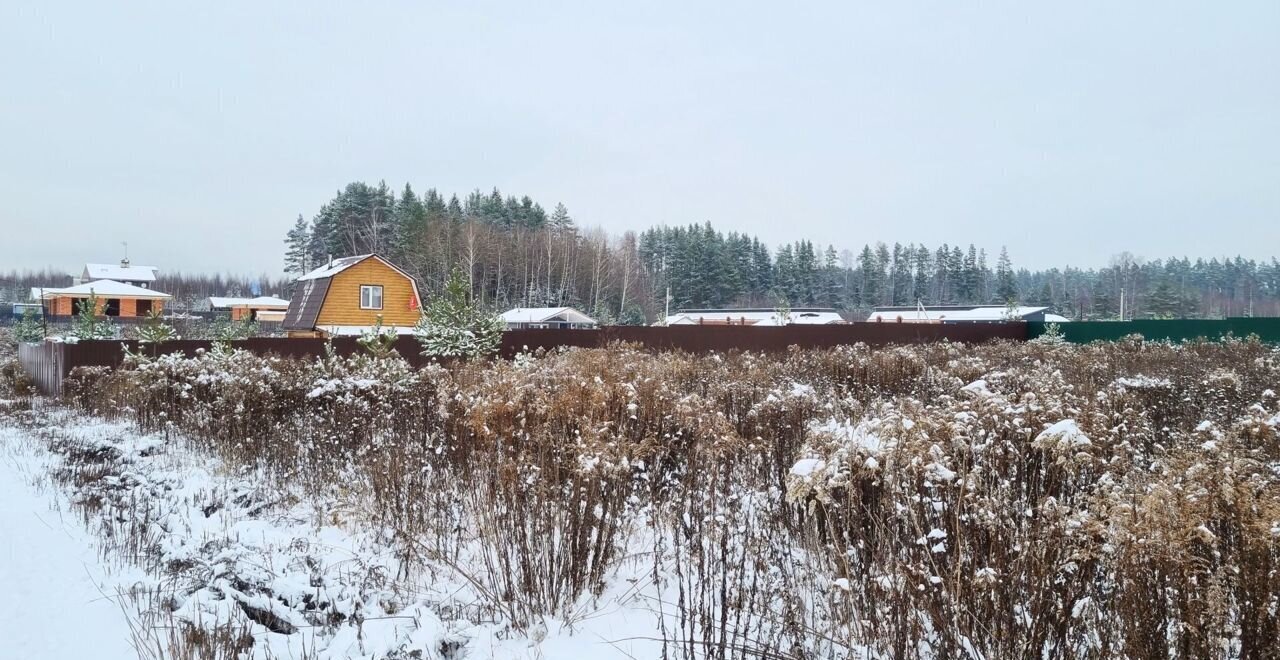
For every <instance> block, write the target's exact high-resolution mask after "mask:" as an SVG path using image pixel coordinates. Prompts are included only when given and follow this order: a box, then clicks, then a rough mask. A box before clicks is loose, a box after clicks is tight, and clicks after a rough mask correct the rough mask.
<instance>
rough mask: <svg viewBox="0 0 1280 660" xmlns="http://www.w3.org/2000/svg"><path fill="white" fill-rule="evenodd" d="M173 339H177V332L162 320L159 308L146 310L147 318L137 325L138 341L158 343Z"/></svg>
mask: <svg viewBox="0 0 1280 660" xmlns="http://www.w3.org/2000/svg"><path fill="white" fill-rule="evenodd" d="M175 339H178V332H177V331H176V330H174V329H173V326H171V325H169V324H168V323H165V322H164V319H163V318H162V317H161V315H160V312H159V310H156V309H152V310H151V311H150V312H148V313H147V320H146V321H145V322H143V324H142V325H140V326H138V341H140V342H142V343H144V344H158V343H160V342H165V341H173V340H175Z"/></svg>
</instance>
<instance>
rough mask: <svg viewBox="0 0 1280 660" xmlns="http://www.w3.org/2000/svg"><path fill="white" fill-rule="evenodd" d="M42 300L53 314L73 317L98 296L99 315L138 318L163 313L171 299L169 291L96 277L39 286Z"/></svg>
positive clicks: (49, 312)
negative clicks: (59, 284) (66, 283)
mask: <svg viewBox="0 0 1280 660" xmlns="http://www.w3.org/2000/svg"><path fill="white" fill-rule="evenodd" d="M40 296H41V300H42V302H43V304H44V306H45V309H46V310H47V311H46V313H48V314H49V315H51V316H71V315H73V314H77V313H79V311H80V308H81V306H82V305H84V304H85V303H87V302H88V301H89V300H90V299H97V305H98V306H97V308H96V309H95V313H96V314H97V315H98V316H118V317H122V318H136V317H142V316H146V315H147V314H149V313H151V312H152V311H155V312H160V311H162V310H163V308H164V304H165V303H166V302H167V301H168V300H169V299H170V298H171V296H170V295H169V294H167V293H160V292H159V291H156V290H154V289H146V288H143V287H140V286H134V285H133V284H128V283H126V282H117V281H115V280H95V281H93V282H85V283H83V284H77V285H75V286H68V287H62V288H47V289H40Z"/></svg>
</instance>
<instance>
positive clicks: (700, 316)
mask: <svg viewBox="0 0 1280 660" xmlns="http://www.w3.org/2000/svg"><path fill="white" fill-rule="evenodd" d="M835 323H845V320H844V317H842V316H840V313H839V312H837V311H836V310H834V309H830V308H826V307H801V308H796V309H792V310H789V311H788V312H787V313H786V314H785V315H784V314H783V313H782V312H781V311H780V310H777V309H772V308H742V309H682V310H680V311H678V312H676V313H675V314H672V315H670V316H668V317H667V318H666V320H665V322H664V324H663V325H668V326H675V325H745V326H752V327H757V328H763V327H770V326H783V325H831V324H835Z"/></svg>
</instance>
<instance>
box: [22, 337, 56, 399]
mask: <svg viewBox="0 0 1280 660" xmlns="http://www.w3.org/2000/svg"><path fill="white" fill-rule="evenodd" d="M64 346H65V344H59V343H54V342H46V343H43V344H18V362H20V363H22V368H23V369H25V370H26V371H27V374H28V375H30V376H31V380H32V381H34V382H35V384H36V387H37V388H39V390H40V391H41V392H43V393H45V394H58V393H60V392H62V379H63V377H65V376H66V375H67V373H68V370H67V369H66V368H65V364H64V362H65V360H64V357H65V354H64V352H63V347H64Z"/></svg>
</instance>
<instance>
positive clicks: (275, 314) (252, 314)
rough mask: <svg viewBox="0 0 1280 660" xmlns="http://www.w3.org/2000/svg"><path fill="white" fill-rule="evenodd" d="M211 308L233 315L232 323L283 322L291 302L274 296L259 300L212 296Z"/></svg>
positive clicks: (263, 297)
mask: <svg viewBox="0 0 1280 660" xmlns="http://www.w3.org/2000/svg"><path fill="white" fill-rule="evenodd" d="M209 308H210V309H212V310H214V311H227V312H230V313H231V320H232V321H241V320H248V321H283V320H284V315H285V312H286V311H287V310H288V309H289V301H288V300H285V299H283V298H276V297H274V296H258V297H257V298H220V297H217V296H210V298H209Z"/></svg>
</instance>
